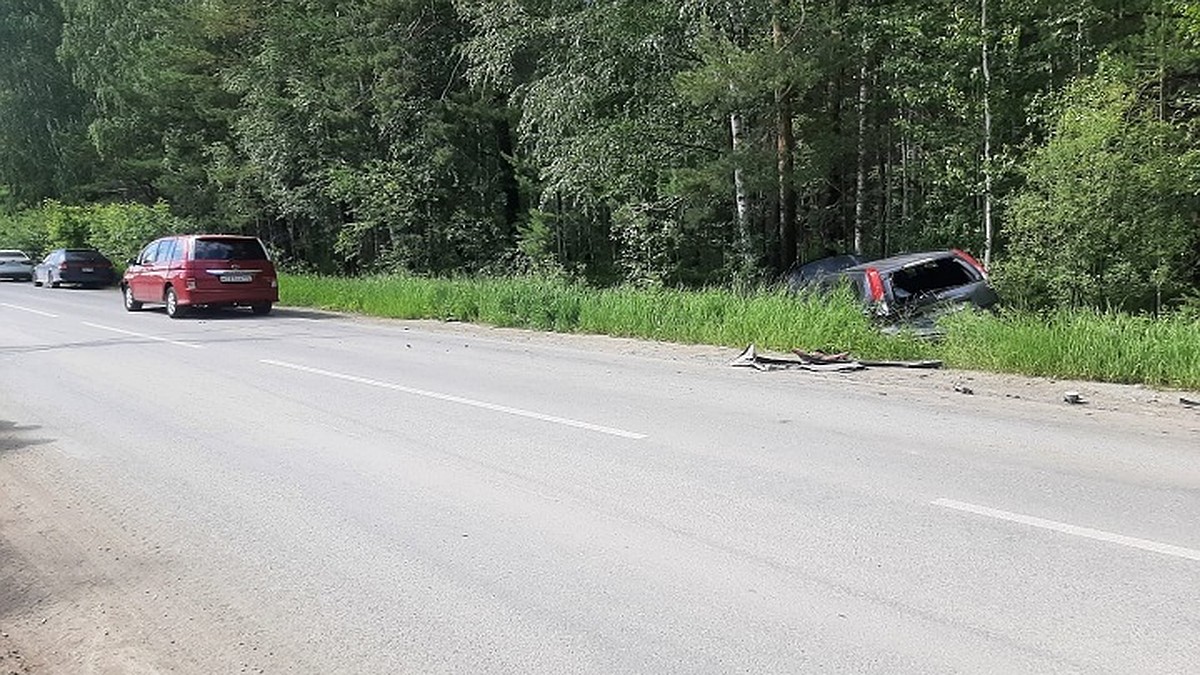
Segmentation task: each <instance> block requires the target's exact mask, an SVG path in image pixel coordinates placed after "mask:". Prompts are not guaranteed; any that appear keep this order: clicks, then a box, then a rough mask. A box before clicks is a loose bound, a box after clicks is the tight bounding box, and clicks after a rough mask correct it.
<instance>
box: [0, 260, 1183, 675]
mask: <svg viewBox="0 0 1200 675" xmlns="http://www.w3.org/2000/svg"><path fill="white" fill-rule="evenodd" d="M623 344H625V343H618V342H614V343H613V345H615V346H612V347H606V346H605V343H603V342H601V341H596V340H575V339H571V338H562V337H558V338H539V337H536V336H533V337H529V338H520V337H514V336H513V334H509V333H503V332H493V333H489V332H488V331H484V330H478V329H472V328H469V327H462V328H455V327H453V326H450V327H438V326H429V325H426V324H419V323H404V322H385V321H374V320H362V319H357V320H356V319H349V318H344V317H336V316H332V315H325V314H318V313H310V312H300V311H294V310H293V311H289V310H286V309H281V310H277V312H276V313H275V314H273V315H271V316H268V317H252V316H250V315H249V314H241V313H236V312H222V313H215V314H205V315H200V316H197V317H194V318H190V319H186V320H180V321H172V320H170V319H168V318H167V317H166V316H165V314H163V313H162V311H161V310H154V311H145V312H140V313H126V312H125V311H124V310H123V309H122V308H121V304H120V298H119V295H118V294H117V293H116V292H115V291H111V290H108V291H87V290H72V289H55V290H51V289H35V288H33V287H32V286H30V285H28V284H16V283H3V284H0V631H3V632H2V633H0V636H2V637H3V638H4V639H5V640H8V641H9V642H8V643H3V642H0V648H3V647H4V646H5V644H7V646H9V647H10V648H11V649H17V648H18V647H19V648H20V650H21V655H22V656H21V658H22V659H23V660H22V664H21V667H22V668H25V669H28V671H29V672H34V673H37V672H71V673H87V672H96V673H157V672H179V673H224V672H239V671H247V672H273V673H401V672H404V673H409V672H412V673H418V672H454V673H484V672H487V673H701V672H712V673H730V672H743V673H800V672H812V673H950V672H964V673H972V672H973V673H1008V672H1011V673H1056V672H1111V673H1141V672H1145V673H1187V672H1196V669H1197V668H1200V666H1198V665H1197V664H1200V434H1197V433H1196V431H1195V428H1180V427H1179V426H1178V425H1173V424H1167V423H1165V422H1160V421H1156V420H1154V419H1146V420H1142V421H1138V420H1133V421H1130V418H1126V417H1115V416H1104V415H1098V416H1084V415H1082V414H1078V413H1077V411H1076V410H1075V409H1073V408H1065V407H1064V409H1061V410H1060V409H1057V408H1054V407H1052V406H1047V405H1041V404H1035V403H1033V402H1024V401H1013V402H1011V403H1007V404H1004V405H1000V404H997V403H996V402H995V401H993V400H984V399H981V398H979V397H959V398H957V399H949V400H947V399H945V398H939V397H934V396H924V395H922V394H921V393H920V392H919V391H916V390H914V389H912V388H897V389H896V390H894V391H891V392H889V391H886V390H885V391H876V390H875V388H871V389H868V388H864V387H862V386H857V385H856V384H855V382H854V379H853V378H852V377H850V378H847V377H842V376H837V377H828V378H825V377H822V376H813V375H812V374H800V373H790V372H789V373H770V374H763V373H757V372H753V371H746V370H739V369H731V368H724V367H721V366H720V364H719V363H718V362H715V361H714V360H713V359H711V358H700V357H694V356H689V352H688V351H687V350H685V349H679V350H677V351H673V348H670V347H660V348H655V349H649V348H647V349H645V350H639V349H627V348H624V347H622V346H621V345H623ZM880 394H888V395H880ZM1193 426H1200V424H1197V425H1193Z"/></svg>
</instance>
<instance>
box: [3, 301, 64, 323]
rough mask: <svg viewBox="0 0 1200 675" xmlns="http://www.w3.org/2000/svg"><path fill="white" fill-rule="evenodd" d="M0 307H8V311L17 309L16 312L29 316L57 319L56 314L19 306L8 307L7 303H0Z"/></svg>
mask: <svg viewBox="0 0 1200 675" xmlns="http://www.w3.org/2000/svg"><path fill="white" fill-rule="evenodd" d="M0 305H4V306H5V307H8V308H9V309H17V310H20V311H22V312H29V313H30V314H37V315H38V316H48V317H50V318H51V319H57V318H58V315H57V314H51V313H50V312H43V311H42V310H40V309H31V308H29V307H22V306H20V305H10V304H8V303H7V302H0Z"/></svg>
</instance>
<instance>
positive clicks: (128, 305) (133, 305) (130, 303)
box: [121, 286, 142, 312]
mask: <svg viewBox="0 0 1200 675" xmlns="http://www.w3.org/2000/svg"><path fill="white" fill-rule="evenodd" d="M121 295H123V296H124V297H125V311H126V312H136V311H138V310H139V309H141V308H142V303H140V302H138V301H137V300H134V299H133V289H132V288H130V287H129V286H126V287H124V288H122V289H121Z"/></svg>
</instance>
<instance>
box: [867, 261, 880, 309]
mask: <svg viewBox="0 0 1200 675" xmlns="http://www.w3.org/2000/svg"><path fill="white" fill-rule="evenodd" d="M867 287H868V288H869V289H870V291H871V301H872V302H879V301H880V300H883V278H882V277H880V276H879V270H877V269H875V268H874V267H868V268H867Z"/></svg>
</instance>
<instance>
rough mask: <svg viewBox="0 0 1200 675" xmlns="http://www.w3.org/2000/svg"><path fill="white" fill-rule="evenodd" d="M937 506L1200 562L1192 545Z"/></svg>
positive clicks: (962, 505)
mask: <svg viewBox="0 0 1200 675" xmlns="http://www.w3.org/2000/svg"><path fill="white" fill-rule="evenodd" d="M931 503H932V504H933V505H934V506H942V507H945V508H948V509H954V510H955V511H965V512H967V513H974V514H975V515H979V516H987V517H988V518H995V519H997V520H1007V521H1009V522H1011V523H1020V524H1022V525H1029V526H1031V527H1039V528H1041V529H1043V530H1053V531H1054V532H1061V533H1063V534H1071V535H1074V536H1076V537H1083V538H1085V539H1094V540H1096V541H1104V542H1108V543H1110V544H1120V545H1121V546H1128V547H1130V548H1137V549H1141V550H1143V551H1151V552H1153V553H1161V554H1163V555H1169V556H1174V557H1176V558H1186V559H1187V560H1195V561H1197V562H1200V551H1197V550H1196V549H1192V548H1184V547H1183V546H1174V545H1172V544H1163V543H1161V542H1157V541H1151V540H1149V539H1138V538H1137V537H1127V536H1125V535H1123V534H1114V533H1112V532H1105V531H1104V530H1093V529H1092V528H1090V527H1079V526H1078V525H1071V524H1068V523H1060V522H1058V521H1055V520H1046V519H1045V518H1037V517H1035V516H1026V515H1022V514H1020V513H1012V512H1009V511H1001V510H999V509H991V508H988V507H986V506H976V505H975V504H968V503H966V502H960V501H955V500H953V499H935V500H933V502H931Z"/></svg>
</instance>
